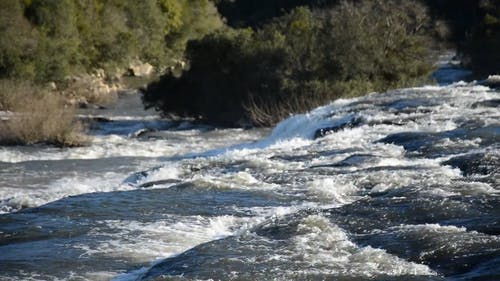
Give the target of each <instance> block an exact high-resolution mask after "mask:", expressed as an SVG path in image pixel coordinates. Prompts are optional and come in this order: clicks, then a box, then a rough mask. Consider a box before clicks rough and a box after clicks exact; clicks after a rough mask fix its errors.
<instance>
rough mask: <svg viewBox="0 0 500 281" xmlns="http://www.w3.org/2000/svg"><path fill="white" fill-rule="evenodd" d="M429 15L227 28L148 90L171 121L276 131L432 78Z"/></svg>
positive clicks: (364, 9) (352, 16) (374, 4)
mask: <svg viewBox="0 0 500 281" xmlns="http://www.w3.org/2000/svg"><path fill="white" fill-rule="evenodd" d="M426 15H427V14H426V10H425V9H424V8H423V7H422V6H421V5H418V4H416V3H415V2H413V1H402V0H401V1H365V2H363V3H360V4H353V3H351V2H342V3H341V4H340V5H339V6H336V7H335V8H334V9H332V10H326V11H325V10H321V11H314V12H312V11H310V10H309V9H308V8H304V7H302V8H297V9H294V10H293V11H291V12H290V13H288V14H286V15H284V16H282V17H280V18H277V19H275V20H273V21H272V22H271V23H269V24H266V25H264V26H263V27H262V28H260V29H258V30H257V31H252V30H251V29H240V30H232V29H226V30H222V31H219V32H216V33H212V34H210V35H208V36H206V37H204V38H202V39H201V40H194V41H191V42H189V43H188V47H187V50H186V56H187V58H188V59H189V61H190V68H189V70H188V71H186V72H184V73H183V74H182V76H181V77H176V76H174V75H164V76H163V77H161V79H160V80H159V81H157V82H154V83H151V84H150V85H148V87H147V88H146V89H144V90H143V94H144V95H143V100H144V103H145V105H146V107H155V108H156V109H157V110H160V111H162V112H163V113H164V114H166V115H175V116H180V117H194V118H198V119H201V120H205V121H210V122H216V123H222V124H225V125H235V124H241V123H248V122H249V123H252V124H254V125H272V124H274V123H276V122H278V121H280V120H281V119H283V118H285V117H287V116H288V115H289V114H292V113H296V112H303V111H306V110H309V109H311V108H312V107H315V106H318V105H321V104H324V103H325V102H327V101H329V100H333V99H336V98H339V97H343V96H352V95H359V94H363V93H366V92H371V91H380V90H385V89H388V88H392V87H398V86H401V85H411V84H414V83H416V81H418V80H421V79H425V78H427V77H428V75H429V73H430V71H431V70H432V60H430V58H429V52H428V50H427V48H426V46H427V44H428V40H429V38H428V37H426V36H424V35H423V34H422V30H423V29H422V27H423V26H425V25H426V23H427V20H428V18H427V16H426Z"/></svg>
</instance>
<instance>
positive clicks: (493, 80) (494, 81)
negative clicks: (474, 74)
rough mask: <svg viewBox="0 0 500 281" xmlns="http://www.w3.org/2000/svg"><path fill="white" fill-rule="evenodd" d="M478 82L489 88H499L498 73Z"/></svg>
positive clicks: (499, 79) (499, 76)
mask: <svg viewBox="0 0 500 281" xmlns="http://www.w3.org/2000/svg"><path fill="white" fill-rule="evenodd" d="M480 84H482V85H484V86H487V87H490V88H495V89H497V88H500V75H490V76H488V78H487V79H486V80H483V81H481V82H480Z"/></svg>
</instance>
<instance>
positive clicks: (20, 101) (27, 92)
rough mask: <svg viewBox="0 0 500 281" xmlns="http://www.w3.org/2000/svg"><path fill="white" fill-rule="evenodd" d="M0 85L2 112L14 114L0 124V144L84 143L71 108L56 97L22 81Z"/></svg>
mask: <svg viewBox="0 0 500 281" xmlns="http://www.w3.org/2000/svg"><path fill="white" fill-rule="evenodd" d="M0 85H1V86H0V89H1V91H2V92H1V93H0V102H2V109H3V110H9V111H12V112H14V115H13V116H12V117H11V118H10V119H9V120H7V121H1V122H0V144H6V145H25V144H27V145H30V144H35V143H48V144H53V145H57V146H64V147H73V146H82V145H86V144H87V143H88V141H89V139H88V137H87V136H85V135H84V133H83V126H82V125H81V123H79V122H77V121H76V120H75V108H74V107H70V106H67V105H66V104H65V100H64V98H63V97H61V96H60V95H59V94H56V93H51V92H48V91H45V90H43V89H40V88H38V87H36V86H32V85H29V84H27V83H23V82H19V83H15V82H12V81H8V82H6V81H0Z"/></svg>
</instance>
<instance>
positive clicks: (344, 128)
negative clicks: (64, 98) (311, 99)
mask: <svg viewBox="0 0 500 281" xmlns="http://www.w3.org/2000/svg"><path fill="white" fill-rule="evenodd" d="M453 74H457V72H454V70H453V69H451V70H450V69H446V68H445V67H443V68H442V69H441V72H440V73H438V78H442V79H441V81H443V83H442V84H443V85H440V86H423V87H418V88H410V89H400V90H395V91H390V92H387V93H373V94H370V95H367V96H364V97H359V98H354V99H342V100H336V101H334V102H332V103H331V104H328V105H325V106H323V107H319V108H317V109H314V110H312V111H311V112H309V113H307V114H298V115H294V116H291V117H290V118H288V119H286V120H284V121H283V122H281V123H279V124H278V125H277V126H276V127H275V128H273V129H248V130H244V129H221V128H215V127H210V126H200V125H193V124H191V123H189V122H173V121H167V120H162V119H160V118H159V117H158V116H157V115H156V114H155V113H154V112H148V111H143V110H141V109H140V100H139V97H138V95H126V96H124V97H123V98H121V99H120V100H119V102H118V103H117V104H116V105H114V106H113V107H111V108H109V109H106V110H86V111H82V112H81V117H82V118H86V119H93V120H97V121H96V122H94V123H93V125H92V126H91V127H90V128H89V130H90V131H89V132H90V133H91V134H92V135H93V136H94V140H93V142H92V144H91V145H90V146H88V147H83V148H54V147H48V146H42V145H41V146H34V147H0V212H1V215H0V279H1V280H500V236H499V235H500V223H499V219H500V197H499V192H500V184H499V183H500V110H499V105H500V92H499V90H495V89H491V88H488V87H485V86H482V85H479V84H478V83H475V82H471V83H466V82H456V83H451V82H453V80H454V79H453ZM439 75H440V76H439ZM450 75H451V76H450ZM450 77H451V78H450ZM455 80H456V79H455Z"/></svg>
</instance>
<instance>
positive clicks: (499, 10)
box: [460, 0, 500, 77]
mask: <svg viewBox="0 0 500 281" xmlns="http://www.w3.org/2000/svg"><path fill="white" fill-rule="evenodd" d="M478 15H479V16H478V21H477V22H476V23H474V25H473V26H472V28H471V29H470V31H469V33H468V37H467V40H466V41H465V43H464V44H462V45H461V46H460V51H461V52H462V53H463V54H464V55H465V58H466V59H468V60H467V61H466V62H467V64H468V66H469V67H471V68H472V70H473V71H474V72H475V73H476V75H478V76H479V77H480V76H482V75H488V74H500V1H495V0H488V1H480V6H479V11H478Z"/></svg>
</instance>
